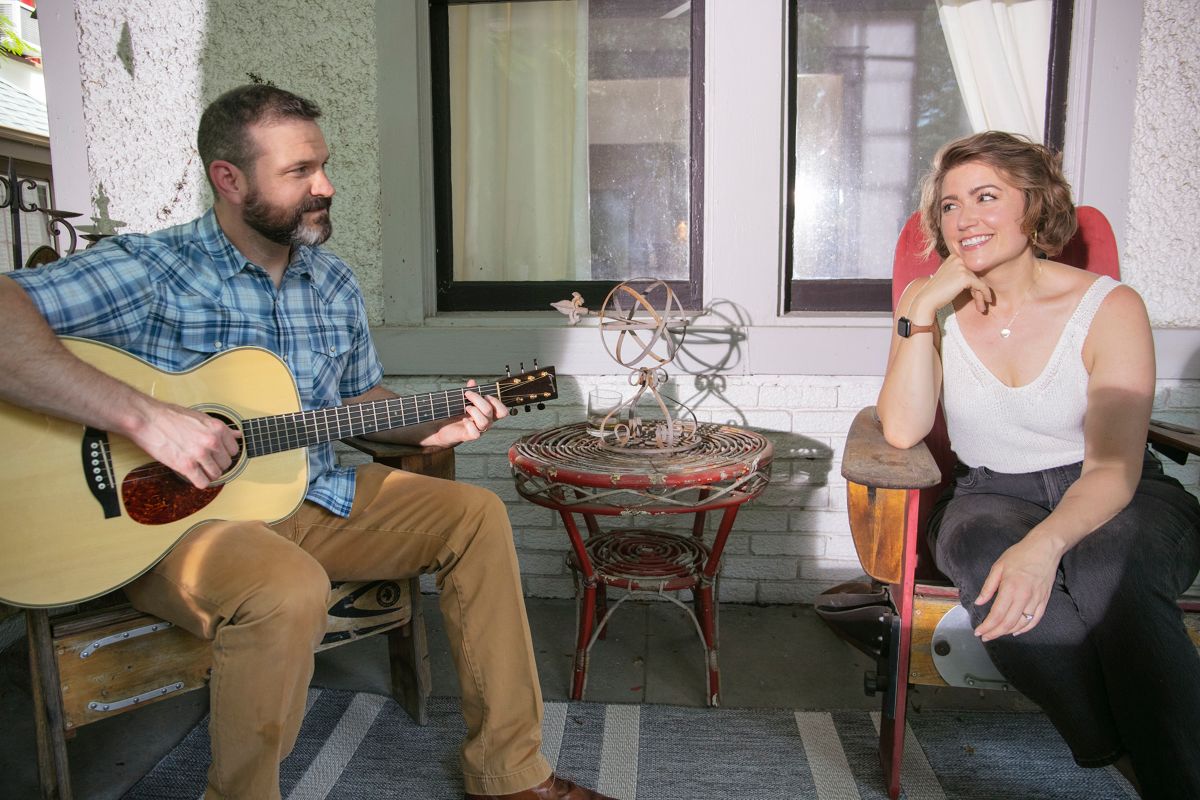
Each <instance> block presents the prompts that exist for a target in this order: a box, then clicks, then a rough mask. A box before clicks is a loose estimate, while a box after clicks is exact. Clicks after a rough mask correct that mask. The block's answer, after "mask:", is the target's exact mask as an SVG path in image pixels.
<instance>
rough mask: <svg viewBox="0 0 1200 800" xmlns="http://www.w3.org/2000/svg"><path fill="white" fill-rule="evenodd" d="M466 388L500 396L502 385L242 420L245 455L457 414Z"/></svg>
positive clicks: (463, 407) (462, 409) (464, 404)
mask: <svg viewBox="0 0 1200 800" xmlns="http://www.w3.org/2000/svg"><path fill="white" fill-rule="evenodd" d="M467 392H475V393H477V394H480V395H483V396H484V397H488V396H491V397H498V396H499V385H498V384H494V383H492V384H486V385H483V386H471V387H466V386H464V387H462V388H459V389H447V390H445V391H438V392H430V393H429V394H417V395H409V396H407V397H396V398H392V399H389V400H376V401H374V402H370V403H355V404H353V405H348V406H336V407H334V408H320V409H317V410H315V411H298V412H295V413H292V414H277V415H275V416H270V417H256V418H254V419H248V420H245V422H244V423H243V426H242V446H243V447H244V448H245V450H246V455H247V456H249V457H250V458H253V457H255V456H262V455H268V454H270V453H279V452H282V451H284V450H295V449H296V448H299V447H308V446H310V445H314V444H321V443H322V442H331V441H333V440H335V439H345V438H347V437H350V436H365V435H367V434H370V433H376V432H378V431H386V430H391V429H392V428H404V427H408V426H410V425H420V424H422V423H425V422H433V421H434V420H439V419H448V418H450V417H457V416H461V415H462V414H463V413H464V412H465V411H466V408H467V405H468V404H469V401H468V400H467V398H466V393H467Z"/></svg>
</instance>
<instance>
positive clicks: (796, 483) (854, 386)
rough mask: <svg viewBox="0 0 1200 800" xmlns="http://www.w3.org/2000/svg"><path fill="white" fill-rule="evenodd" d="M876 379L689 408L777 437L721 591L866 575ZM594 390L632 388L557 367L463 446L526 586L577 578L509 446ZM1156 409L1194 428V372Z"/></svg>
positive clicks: (667, 522)
mask: <svg viewBox="0 0 1200 800" xmlns="http://www.w3.org/2000/svg"><path fill="white" fill-rule="evenodd" d="M461 383H462V379H461V378H458V377H449V376H448V377H438V376H431V377H426V378H417V379H413V378H409V379H404V380H397V381H392V382H390V383H389V385H390V386H391V388H393V389H394V390H396V391H398V392H401V393H404V394H411V393H413V392H419V391H430V390H432V389H434V388H437V387H444V386H457V385H461ZM879 385H880V379H879V378H874V377H870V378H862V377H821V376H796V377H790V376H778V375H760V376H756V377H729V378H727V379H725V386H724V389H723V391H722V392H721V393H720V394H706V395H705V396H704V398H703V400H702V401H701V402H700V403H699V404H697V405H696V406H695V407H694V410H695V411H696V414H697V416H698V417H699V418H700V419H703V420H715V421H720V422H728V423H731V424H735V425H748V426H751V427H754V428H756V429H758V430H760V431H761V432H762V433H764V434H765V435H766V436H767V437H768V438H769V439H770V440H771V442H772V444H773V445H774V446H775V462H774V468H773V474H772V482H771V485H770V486H769V487H768V488H767V490H766V491H765V492H763V494H762V495H761V496H760V497H759V498H758V499H757V500H755V501H753V502H752V503H750V504H748V505H746V506H743V507H742V509H741V510H740V512H739V514H738V518H737V524H736V525H735V526H734V530H733V534H732V535H731V536H730V538H729V540H728V543H727V545H726V549H725V558H724V560H723V565H722V581H721V598H722V599H723V600H725V601H727V602H746V603H811V602H812V600H813V598H814V597H815V596H816V595H817V594H820V593H821V592H822V591H824V590H825V589H827V588H829V587H830V586H832V585H834V584H835V583H838V582H840V581H843V580H848V579H851V578H854V577H856V576H859V575H861V574H862V569H861V567H860V566H859V563H858V558H857V557H856V555H855V553H854V544H853V541H852V540H851V538H850V531H849V525H848V522H847V518H846V488H845V486H846V482H845V480H844V479H843V478H842V477H841V472H840V470H841V456H842V451H843V449H844V448H845V444H846V431H847V429H848V428H849V427H850V422H851V420H852V419H853V418H854V415H855V414H857V413H858V411H859V409H860V408H861V407H862V406H864V405H870V404H872V403H874V402H875V397H876V395H877V394H878V392H879ZM680 386H682V391H681V392H680ZM593 388H609V389H615V390H617V391H620V392H622V393H624V392H628V391H629V387H628V384H627V383H626V382H625V381H624V379H623V378H618V377H613V378H580V379H575V378H571V377H569V376H560V385H559V394H560V397H559V399H558V400H557V401H555V402H553V403H551V404H550V406H549V407H548V408H547V409H546V410H545V411H540V412H535V413H531V414H525V413H521V414H519V415H517V416H516V417H512V418H509V419H507V420H505V421H504V422H502V423H501V424H500V425H498V426H497V427H496V428H494V429H493V430H492V431H491V432H490V433H489V434H488V435H487V436H485V437H484V438H482V439H480V440H479V441H477V442H471V443H469V444H464V445H461V446H460V447H459V449H458V453H457V465H458V479H459V480H463V481H470V482H471V483H475V484H479V485H481V486H485V487H487V488H488V489H491V490H492V491H494V492H496V493H497V494H499V495H500V497H501V498H503V499H504V501H505V502H506V503H507V505H508V509H509V517H510V519H511V520H512V524H513V532H514V537H515V542H516V544H517V551H518V554H519V556H520V562H521V571H522V575H523V578H524V584H525V591H526V593H527V594H528V595H530V596H534V597H572V596H573V595H574V591H575V590H574V582H573V580H572V577H571V574H570V572H569V571H568V570H567V568H566V566H565V563H564V556H565V555H566V553H567V551H568V550H569V549H570V545H569V542H568V539H567V535H566V533H565V532H564V530H563V527H562V522H561V521H560V519H559V517H558V515H557V514H556V513H554V512H553V511H550V510H549V509H545V508H542V507H540V506H535V505H533V504H531V503H529V502H527V501H524V500H522V499H520V498H519V497H518V496H517V493H516V490H515V489H514V486H513V482H512V479H511V473H510V471H509V466H508V449H509V447H510V445H511V444H512V442H513V441H514V440H516V439H517V438H519V437H520V436H523V435H525V434H527V433H529V432H530V431H533V430H538V429H541V428H545V427H549V426H551V425H557V424H561V423H569V422H574V421H579V420H582V419H583V418H584V409H585V405H586V401H585V400H584V398H586V397H587V394H588V392H589V391H591V390H592V389H593ZM669 391H674V392H680V393H681V394H682V396H683V399H684V400H685V401H687V400H690V399H691V397H690V395H694V394H695V390H694V388H693V387H692V386H691V385H690V384H689V383H687V382H686V381H684V382H681V384H679V385H676V386H673V387H671V389H670V390H669ZM1154 408H1155V411H1154V415H1155V417H1158V418H1162V419H1165V420H1170V421H1175V422H1181V423H1184V424H1188V425H1192V426H1200V381H1160V382H1159V383H1158V386H1157V387H1156V391H1155V401H1154ZM344 457H345V458H346V459H347V460H348V461H354V460H361V454H360V453H357V451H346V452H345V455H344ZM1166 469H1167V472H1168V473H1170V474H1171V475H1173V476H1175V477H1176V478H1178V479H1179V480H1180V481H1181V482H1182V483H1183V484H1184V485H1185V486H1187V487H1188V489H1189V490H1191V491H1192V492H1193V493H1197V494H1200V461H1197V460H1195V459H1193V460H1191V461H1189V463H1188V464H1187V465H1185V466H1178V465H1176V464H1174V463H1172V462H1170V461H1167V462H1166ZM717 516H718V515H711V514H710V515H709V519H708V520H707V524H706V526H705V530H706V534H707V536H708V538H709V540H710V541H711V538H712V536H713V534H714V533H715V531H716V525H717V522H718V520H717ZM602 524H603V525H606V526H611V525H618V526H623V527H645V526H648V525H655V526H659V527H667V528H670V529H672V530H679V531H687V530H689V529H690V527H691V517H690V516H688V517H684V516H678V517H665V518H663V517H660V518H658V519H656V520H648V519H645V518H640V517H639V518H607V519H604V520H602ZM580 525H581V527H582V522H580ZM426 589H432V581H427V582H426Z"/></svg>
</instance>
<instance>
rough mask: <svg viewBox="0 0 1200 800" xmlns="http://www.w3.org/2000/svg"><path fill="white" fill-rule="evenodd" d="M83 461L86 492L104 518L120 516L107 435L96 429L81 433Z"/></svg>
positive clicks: (88, 429) (119, 505)
mask: <svg viewBox="0 0 1200 800" xmlns="http://www.w3.org/2000/svg"><path fill="white" fill-rule="evenodd" d="M80 455H81V456H82V460H83V464H82V466H83V475H84V478H85V480H86V481H87V485H88V491H90V492H91V493H92V497H94V498H96V502H97V503H99V504H100V508H102V509H103V510H104V518H105V519H111V518H113V517H119V516H121V504H120V502H118V500H117V487H116V481H115V480H113V465H112V453H111V452H110V451H109V447H108V433H107V432H105V431H102V430H98V429H96V428H87V429H86V430H84V432H83V448H82V451H81V453H80Z"/></svg>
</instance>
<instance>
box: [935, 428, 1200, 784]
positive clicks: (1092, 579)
mask: <svg viewBox="0 0 1200 800" xmlns="http://www.w3.org/2000/svg"><path fill="white" fill-rule="evenodd" d="M1081 467H1082V465H1081V464H1071V465H1068V466H1064V467H1055V468H1053V469H1048V470H1043V471H1041V472H1030V473H1025V474H1019V475H1013V474H1006V473H999V472H994V471H992V470H990V469H987V468H986V467H975V468H967V467H964V466H961V465H960V467H959V469H958V471H957V472H956V475H955V482H954V484H952V485H951V486H950V488H949V489H947V491H946V493H945V494H944V495H943V496H942V498H941V499H940V500H939V501H938V504H937V506H936V507H935V510H934V513H933V517H932V518H931V520H930V524H929V535H930V549H931V550H932V551H933V553H934V557H935V560H936V562H937V565H938V568H939V569H941V570H942V572H944V573H945V574H946V575H947V577H949V578H950V580H952V581H953V582H954V584H955V585H956V586H957V587H958V588H959V592H960V595H961V599H962V604H963V606H964V607H965V608H966V609H967V611H968V612H970V615H971V619H972V621H973V622H974V624H975V625H978V624H979V623H981V622H982V621H983V619H984V617H986V616H987V612H988V610H989V608H990V604H988V605H983V606H976V605H975V598H976V597H977V596H978V595H979V590H980V588H981V587H982V586H983V582H984V579H985V578H986V577H987V574H988V570H989V569H990V568H991V566H992V564H993V563H994V562H995V560H996V559H997V558H999V556H1000V555H1001V554H1002V553H1003V552H1004V551H1005V550H1006V549H1008V548H1009V547H1010V546H1011V545H1013V544H1015V543H1016V542H1018V541H1020V540H1021V539H1022V538H1024V536H1025V534H1027V533H1028V532H1029V531H1030V529H1032V528H1033V527H1034V526H1035V525H1037V524H1038V523H1039V522H1041V521H1042V520H1043V519H1045V518H1046V517H1047V516H1048V515H1049V514H1050V512H1051V511H1052V510H1053V509H1054V507H1055V506H1056V505H1058V503H1059V501H1060V500H1061V499H1062V496H1063V494H1064V493H1065V492H1066V491H1067V489H1068V488H1069V487H1070V486H1071V484H1072V483H1074V482H1075V481H1076V480H1077V479H1078V478H1079V473H1080V469H1081ZM1197 571H1200V504H1198V503H1197V501H1196V498H1195V497H1193V496H1192V495H1190V494H1189V493H1188V492H1187V491H1186V490H1185V489H1184V488H1183V487H1182V486H1181V485H1180V484H1179V482H1178V481H1176V480H1175V479H1174V478H1170V477H1168V476H1166V475H1164V474H1163V471H1162V465H1161V464H1160V463H1159V462H1158V460H1157V459H1156V458H1155V457H1154V456H1153V455H1152V454H1150V452H1149V450H1147V453H1146V460H1145V463H1144V465H1143V469H1142V479H1141V482H1140V484H1139V485H1138V488H1137V492H1136V493H1135V495H1134V498H1133V500H1131V501H1130V503H1129V505H1128V506H1126V507H1125V509H1124V510H1122V511H1121V512H1120V513H1119V514H1117V516H1115V517H1113V518H1112V519H1111V520H1109V521H1108V522H1107V523H1105V524H1104V525H1103V526H1101V527H1100V528H1098V529H1097V530H1095V531H1093V532H1092V533H1091V534H1090V535H1088V536H1087V537H1085V538H1084V539H1083V540H1082V541H1081V542H1079V543H1078V544H1077V545H1076V546H1075V547H1073V548H1072V549H1071V550H1070V551H1069V552H1068V553H1067V554H1066V555H1065V556H1063V559H1062V561H1061V562H1060V563H1059V567H1058V576H1057V579H1056V581H1055V585H1054V588H1053V591H1052V592H1051V594H1050V601H1049V604H1048V606H1047V607H1046V613H1045V615H1044V616H1043V618H1042V621H1041V622H1040V623H1039V624H1038V626H1037V627H1036V628H1034V629H1033V630H1031V631H1029V632H1028V633H1025V634H1022V635H1021V636H1017V637H1013V636H1002V637H1000V638H998V639H993V640H992V641H990V642H987V643H986V645H985V647H986V648H987V652H988V655H990V656H991V658H992V661H993V662H995V664H996V667H997V669H999V670H1000V672H1001V673H1003V675H1004V676H1005V677H1006V678H1008V679H1009V680H1010V681H1011V682H1012V684H1013V685H1014V686H1015V687H1016V688H1017V689H1019V690H1020V691H1021V692H1022V693H1023V694H1024V695H1026V696H1027V697H1029V698H1030V699H1031V700H1033V701H1034V702H1036V703H1037V704H1038V705H1040V706H1041V707H1042V708H1043V709H1044V710H1045V712H1046V715H1047V716H1048V717H1049V718H1050V720H1051V721H1052V722H1053V723H1054V725H1055V727H1056V728H1058V731H1059V732H1060V733H1061V734H1062V736H1063V738H1064V739H1065V740H1066V742H1067V744H1068V745H1069V746H1070V748H1071V752H1072V753H1073V754H1074V756H1075V760H1076V762H1078V763H1079V764H1080V765H1081V766H1085V767H1098V766H1104V765H1106V764H1111V763H1112V762H1114V761H1116V760H1117V759H1118V758H1119V757H1120V756H1121V755H1122V753H1128V754H1129V755H1130V757H1131V759H1132V761H1133V765H1134V770H1135V771H1136V773H1137V776H1138V780H1139V782H1140V783H1141V785H1142V789H1143V791H1144V792H1145V796H1146V797H1150V798H1181V799H1182V798H1188V800H1195V799H1196V798H1200V745H1198V744H1197V738H1198V737H1200V656H1198V655H1197V652H1196V647H1195V646H1194V645H1193V644H1192V642H1191V640H1190V639H1189V638H1188V635H1187V631H1186V630H1185V628H1184V626H1183V622H1182V617H1181V615H1180V611H1179V608H1178V606H1177V605H1176V600H1177V599H1178V597H1179V595H1180V594H1181V593H1182V592H1184V591H1185V590H1186V589H1187V588H1188V587H1189V586H1190V585H1191V583H1192V581H1193V580H1195V577H1196V574H1197Z"/></svg>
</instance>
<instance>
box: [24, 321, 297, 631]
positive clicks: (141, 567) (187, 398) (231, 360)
mask: <svg viewBox="0 0 1200 800" xmlns="http://www.w3.org/2000/svg"><path fill="white" fill-rule="evenodd" d="M63 343H64V344H65V345H66V346H67V348H68V349H70V350H71V351H72V352H73V353H74V354H75V355H77V356H79V357H80V358H82V359H83V360H84V361H87V362H88V363H89V364H91V365H92V366H94V367H96V368H97V369H99V370H101V371H102V372H106V373H108V374H109V375H112V376H114V377H116V378H119V379H120V380H122V381H124V382H125V383H128V384H130V385H131V386H133V387H135V388H137V389H139V390H141V391H143V392H145V393H146V394H149V395H151V396H153V397H156V398H158V399H160V400H164V401H167V402H171V403H175V404H177V405H181V406H186V407H190V408H195V409H197V410H201V411H205V412H207V413H211V414H214V415H215V416H218V417H221V418H225V419H227V420H228V421H229V422H231V423H233V424H234V425H236V426H238V427H240V423H241V421H242V420H245V419H251V418H256V417H264V416H269V415H277V414H288V413H293V412H298V411H300V397H299V394H298V392H297V390H296V385H295V381H294V380H293V379H292V375H291V372H290V371H289V370H288V368H287V366H286V365H285V364H284V363H283V362H282V361H281V360H280V359H279V358H278V357H277V356H275V355H274V354H273V353H271V352H269V351H267V350H262V349H259V348H249V347H248V348H238V349H235V350H230V351H227V352H225V353H222V354H221V355H219V356H216V357H214V358H212V359H210V360H208V361H206V362H204V363H203V364H200V365H199V366H197V367H195V368H194V369H191V370H188V371H186V372H181V373H168V372H164V371H162V370H159V369H157V368H155V367H153V366H151V365H150V364H148V363H146V362H145V361H142V360H141V359H138V358H136V357H134V356H131V355H129V354H128V353H125V352H124V351H122V350H119V349H117V348H114V347H110V346H108V345H104V344H100V343H97V342H91V341H86V340H82V339H70V338H64V339H63ZM0 437H2V440H3V441H4V442H5V443H7V445H8V448H7V456H8V458H6V459H5V460H4V462H3V465H2V466H0V475H2V476H3V489H0V601H3V602H5V603H10V604H12V605H18V606H27V607H51V606H60V605H66V604H69V603H74V602H78V601H80V600H84V599H89V598H92V597H96V596H98V595H101V594H104V593H105V592H109V591H111V590H113V589H115V588H117V587H119V586H121V585H123V584H125V583H128V582H129V581H131V580H133V579H134V578H136V577H137V576H138V575H140V574H142V573H143V572H145V571H146V570H148V569H149V568H150V567H151V566H153V565H154V564H155V563H157V562H158V560H159V559H161V558H162V557H163V556H164V555H166V553H167V552H168V551H169V550H170V549H171V547H172V546H173V545H174V544H175V543H176V542H177V541H179V539H180V538H182V537H183V536H184V534H186V533H187V532H188V531H190V530H191V529H192V528H194V527H195V526H197V525H199V524H201V523H203V522H206V521H210V520H237V519H246V520H265V521H270V522H273V521H276V520H279V519H283V518H284V517H286V516H288V515H289V514H291V513H292V512H293V511H295V510H296V508H297V507H299V505H300V503H301V501H302V500H303V499H304V493H305V490H306V489H307V486H308V458H307V451H306V450H305V449H304V448H299V449H292V450H284V451H282V452H275V453H269V454H265V455H262V456H259V457H256V458H246V457H245V456H244V455H243V456H242V457H241V458H239V459H238V460H237V461H236V462H235V464H234V465H233V466H232V467H231V469H230V471H229V473H228V474H227V475H226V476H225V477H224V479H223V480H222V482H220V484H219V485H216V486H213V487H210V488H209V489H206V490H197V489H195V488H194V487H192V486H191V485H190V484H188V483H186V482H185V481H183V480H182V479H180V478H178V477H176V476H175V475H174V474H172V473H170V472H169V471H167V470H165V468H164V467H162V466H161V465H158V464H155V463H154V461H153V459H151V458H150V457H149V456H147V455H146V454H145V453H144V452H142V451H141V450H140V449H139V448H137V447H136V446H134V445H133V444H132V443H131V442H130V441H128V440H127V439H124V438H122V437H120V436H117V435H115V434H109V433H106V432H104V431H97V430H95V429H89V428H85V427H84V426H83V425H80V424H77V423H73V422H67V421H64V420H60V419H56V418H54V417H49V416H46V415H43V414H39V413H36V412H31V411H27V410H25V409H23V408H19V407H16V406H13V405H10V404H7V403H4V402H2V401H0Z"/></svg>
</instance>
